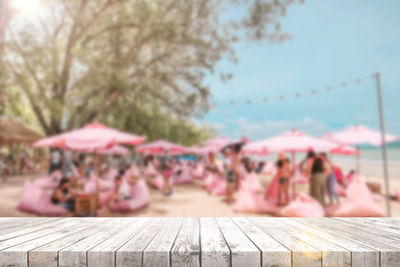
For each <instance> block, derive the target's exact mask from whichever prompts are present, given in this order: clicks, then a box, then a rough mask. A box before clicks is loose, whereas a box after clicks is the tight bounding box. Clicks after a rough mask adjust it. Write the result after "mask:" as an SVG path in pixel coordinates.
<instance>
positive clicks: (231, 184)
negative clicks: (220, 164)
mask: <svg viewBox="0 0 400 267" xmlns="http://www.w3.org/2000/svg"><path fill="white" fill-rule="evenodd" d="M222 154H223V155H224V156H225V159H224V171H225V177H226V180H227V185H226V191H225V197H226V202H227V203H228V204H230V203H232V202H233V192H234V191H235V185H236V180H237V176H236V174H235V172H234V170H233V169H232V164H231V154H232V151H231V149H230V148H227V149H225V150H223V151H222Z"/></svg>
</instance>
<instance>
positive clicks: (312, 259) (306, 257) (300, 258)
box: [249, 218, 322, 267]
mask: <svg viewBox="0 0 400 267" xmlns="http://www.w3.org/2000/svg"><path fill="white" fill-rule="evenodd" d="M249 220H250V221H251V222H252V223H254V224H255V225H257V226H258V227H259V228H260V229H261V230H263V231H264V232H265V233H267V234H268V235H269V236H271V237H272V238H274V239H275V240H277V241H278V242H279V243H281V244H284V245H285V247H286V248H288V249H289V250H290V251H291V252H292V266H315V267H317V266H318V267H321V266H322V261H321V260H322V251H321V250H319V249H318V248H315V247H313V246H310V245H309V244H307V243H305V242H304V241H302V240H301V239H298V238H296V237H294V236H292V235H290V234H288V233H287V232H286V231H284V230H282V229H280V228H279V227H277V226H276V225H275V218H273V219H263V218H251V219H249Z"/></svg>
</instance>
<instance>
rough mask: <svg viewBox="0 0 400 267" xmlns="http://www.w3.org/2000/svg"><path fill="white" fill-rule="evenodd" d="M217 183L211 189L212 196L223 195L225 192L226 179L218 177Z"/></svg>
mask: <svg viewBox="0 0 400 267" xmlns="http://www.w3.org/2000/svg"><path fill="white" fill-rule="evenodd" d="M217 181H218V183H217V184H216V185H215V186H214V188H213V189H212V190H211V195H212V196H223V195H225V194H226V181H225V179H224V180H222V179H218V180H217Z"/></svg>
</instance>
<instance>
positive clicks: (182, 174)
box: [172, 164, 193, 185]
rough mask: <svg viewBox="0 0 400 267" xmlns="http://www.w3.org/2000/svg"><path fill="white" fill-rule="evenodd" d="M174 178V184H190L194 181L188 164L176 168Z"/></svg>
mask: <svg viewBox="0 0 400 267" xmlns="http://www.w3.org/2000/svg"><path fill="white" fill-rule="evenodd" d="M172 179H173V180H174V184H176V185H180V184H190V183H192V182H193V177H192V175H191V173H190V169H189V166H187V165H186V164H184V165H182V166H181V167H178V168H176V169H175V170H174V175H172Z"/></svg>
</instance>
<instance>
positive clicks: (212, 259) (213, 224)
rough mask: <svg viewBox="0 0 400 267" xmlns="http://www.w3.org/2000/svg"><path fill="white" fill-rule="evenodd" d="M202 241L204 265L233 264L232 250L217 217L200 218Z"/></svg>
mask: <svg viewBox="0 0 400 267" xmlns="http://www.w3.org/2000/svg"><path fill="white" fill-rule="evenodd" d="M200 243H201V263H202V266H219V267H228V266H230V265H231V251H230V249H229V247H228V245H227V244H226V242H225V238H224V236H223V235H222V233H221V231H220V229H219V226H218V223H217V221H216V219H215V218H200Z"/></svg>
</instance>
